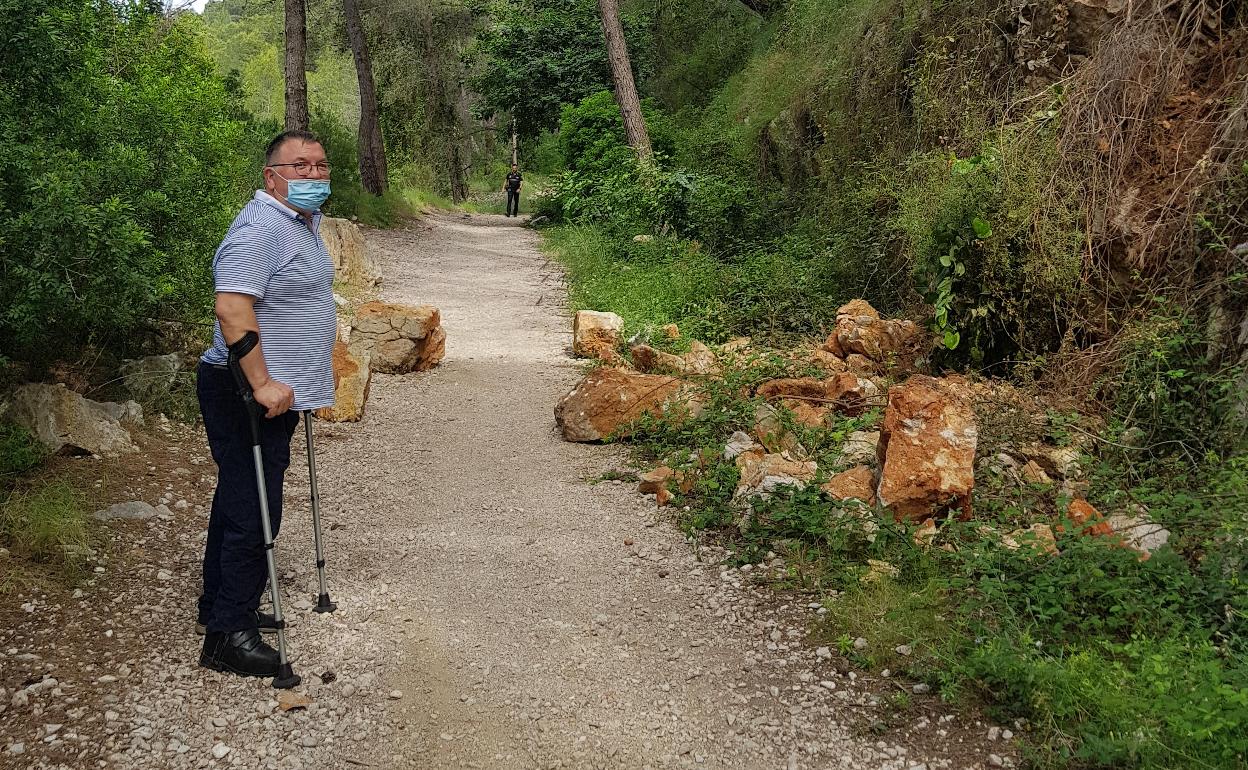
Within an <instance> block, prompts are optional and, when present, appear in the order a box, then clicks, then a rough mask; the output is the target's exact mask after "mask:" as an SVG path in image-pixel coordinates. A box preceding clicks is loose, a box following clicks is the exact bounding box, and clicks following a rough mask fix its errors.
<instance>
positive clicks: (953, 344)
mask: <svg viewBox="0 0 1248 770" xmlns="http://www.w3.org/2000/svg"><path fill="white" fill-rule="evenodd" d="M944 342H945V347H946V348H947V349H949V350H955V349H956V348H957V347H958V344H959V343H960V342H962V335H961V334H959V333H958V332H956V331H954V330H953V329H946V330H945V340H944Z"/></svg>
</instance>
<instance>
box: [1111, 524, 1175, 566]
mask: <svg viewBox="0 0 1248 770" xmlns="http://www.w3.org/2000/svg"><path fill="white" fill-rule="evenodd" d="M1107 523H1108V525H1109V527H1110V529H1111V530H1113V532H1114V534H1115V535H1117V536H1118V537H1120V538H1122V544H1123V545H1125V546H1127V547H1128V548H1130V549H1132V550H1135V551H1138V552H1139V553H1140V554H1141V555H1142V556H1143V558H1145V559H1147V558H1148V557H1149V556H1152V555H1153V553H1155V552H1156V551H1157V549H1158V548H1161V547H1162V546H1163V545H1166V544H1167V543H1169V542H1170V530H1168V529H1166V528H1165V527H1163V526H1161V525H1160V524H1158V523H1157V522H1155V521H1152V520H1150V519H1149V518H1148V517H1147V516H1144V515H1139V516H1129V515H1126V514H1119V515H1116V516H1110V517H1109V521H1108V522H1107Z"/></svg>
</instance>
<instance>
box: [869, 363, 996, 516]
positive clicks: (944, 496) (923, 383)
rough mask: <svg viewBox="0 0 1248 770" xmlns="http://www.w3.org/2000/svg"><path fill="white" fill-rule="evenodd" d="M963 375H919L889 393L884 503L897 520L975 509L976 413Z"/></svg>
mask: <svg viewBox="0 0 1248 770" xmlns="http://www.w3.org/2000/svg"><path fill="white" fill-rule="evenodd" d="M964 389H965V388H964V382H963V381H961V379H960V378H958V379H953V378H950V379H936V378H934V377H927V376H924V375H915V376H913V377H911V378H910V379H909V380H907V381H906V382H905V383H903V384H901V385H894V386H893V387H892V388H891V389H890V390H889V392H888V407H887V409H886V410H885V412H884V424H883V426H882V430H881V433H880V444H879V448H878V450H877V451H878V454H879V460H880V468H881V470H880V485H879V488H878V490H877V494H878V496H879V499H880V503H881V504H882V505H884V506H886V507H888V508H890V509H891V510H892V511H893V514H894V515H895V516H896V517H897V518H898V519H913V520H921V519H925V518H927V517H928V516H930V515H933V514H938V513H941V512H942V511H945V510H948V509H949V508H953V507H957V508H961V509H962V511H963V513H964V514H965V515H968V516H969V515H970V511H971V490H972V489H973V488H974V486H975V472H974V468H975V445H976V442H977V441H978V437H979V434H978V430H977V427H976V424H975V412H974V411H973V410H972V408H971V405H970V402H969V399H968V398H966V396H965V393H964Z"/></svg>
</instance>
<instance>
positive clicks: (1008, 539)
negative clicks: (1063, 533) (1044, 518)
mask: <svg viewBox="0 0 1248 770" xmlns="http://www.w3.org/2000/svg"><path fill="white" fill-rule="evenodd" d="M1001 545H1003V546H1004V547H1005V548H1007V549H1009V550H1011V551H1017V550H1019V549H1026V550H1028V551H1031V552H1033V553H1035V554H1047V555H1049V556H1056V555H1057V554H1058V553H1059V551H1058V548H1057V537H1056V536H1054V534H1053V528H1052V527H1050V526H1049V525H1048V524H1039V523H1037V524H1032V525H1031V526H1030V527H1028V528H1027V529H1016V530H1014V531H1013V532H1011V533H1010V534H1008V535H1004V536H1002V538H1001Z"/></svg>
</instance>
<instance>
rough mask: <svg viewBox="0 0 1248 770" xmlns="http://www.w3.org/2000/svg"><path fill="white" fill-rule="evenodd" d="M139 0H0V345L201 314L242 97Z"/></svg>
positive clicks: (121, 338)
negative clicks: (0, 49)
mask: <svg viewBox="0 0 1248 770" xmlns="http://www.w3.org/2000/svg"><path fill="white" fill-rule="evenodd" d="M149 5H150V4H144V3H139V2H124V3H101V2H95V1H94V0H49V2H46V3H29V2H24V1H23V0H0V39H3V40H4V41H5V45H4V47H3V53H0V355H15V354H34V353H39V352H41V351H44V350H47V348H48V346H47V344H46V343H47V340H49V339H59V340H90V339H95V340H96V341H105V342H112V343H116V344H117V345H123V344H124V343H125V342H126V340H127V339H129V337H128V335H129V333H130V332H131V331H133V330H134V329H136V327H138V326H140V325H142V324H143V323H145V322H146V321H147V319H149V318H150V317H151V316H154V315H158V314H160V313H161V312H162V311H167V312H169V313H170V314H172V315H176V316H180V317H186V316H190V317H194V318H197V319H198V318H199V317H202V316H204V315H205V314H207V312H208V307H209V304H208V303H209V301H210V297H211V278H210V275H209V266H210V261H209V260H207V259H205V258H204V255H205V254H209V253H211V252H212V250H213V248H215V246H216V244H217V242H218V241H219V239H220V237H221V234H222V232H224V230H225V228H226V226H227V225H228V224H229V221H230V218H231V217H232V216H233V215H234V213H235V211H236V206H237V202H238V199H239V197H240V193H241V189H242V186H243V184H244V181H243V180H244V179H245V178H246V169H245V161H246V155H245V153H243V152H241V151H240V145H241V141H242V137H243V125H242V123H241V121H240V120H239V119H237V117H236V116H237V114H238V113H239V111H240V109H241V108H240V107H239V105H237V104H235V103H234V102H233V98H234V97H233V96H232V95H231V93H230V92H229V91H228V90H227V88H226V86H225V83H224V82H223V81H222V80H221V79H220V78H218V77H217V76H216V75H215V74H214V73H213V65H212V62H211V61H210V60H209V58H208V57H207V55H206V54H205V53H204V51H203V49H202V46H201V44H200V41H199V40H198V39H197V37H196V36H195V34H194V32H193V31H192V29H191V28H190V27H189V26H188V25H184V24H180V23H175V24H167V23H165V22H164V21H163V20H162V19H160V18H159V17H158V16H156V15H155V14H153V13H152V12H150V10H148V7H149ZM67 116H69V117H67ZM52 347H53V348H55V349H56V350H58V351H63V346H61V345H54V346H52Z"/></svg>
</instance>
